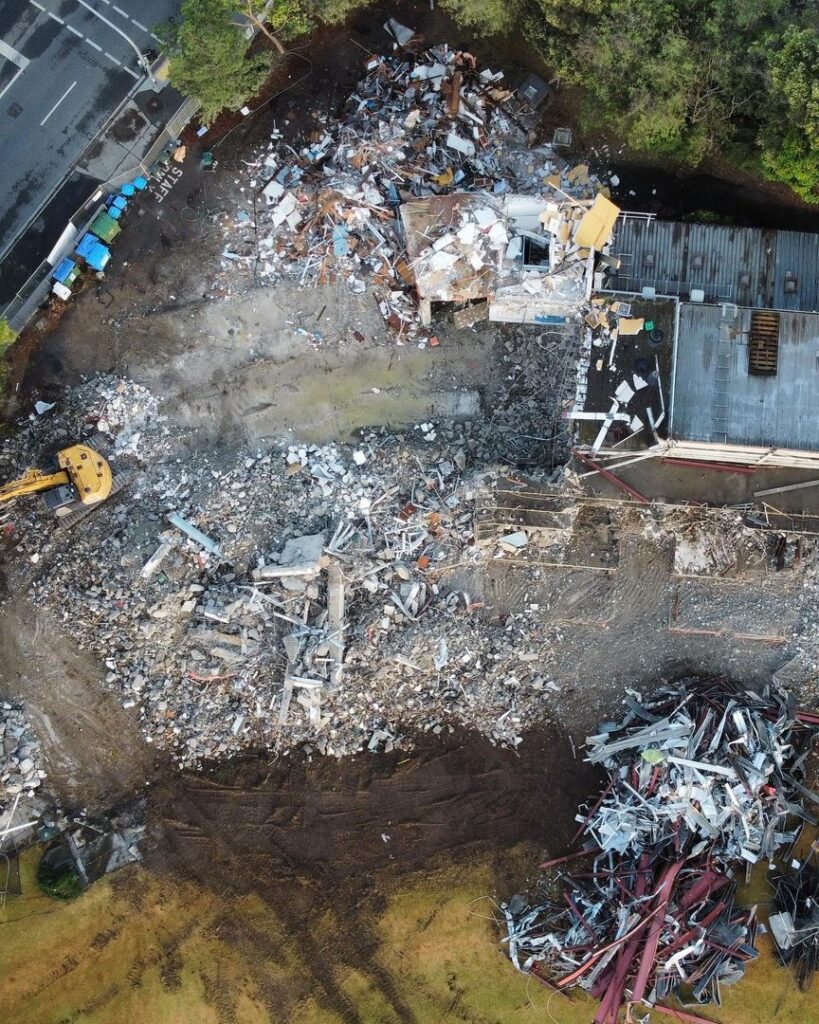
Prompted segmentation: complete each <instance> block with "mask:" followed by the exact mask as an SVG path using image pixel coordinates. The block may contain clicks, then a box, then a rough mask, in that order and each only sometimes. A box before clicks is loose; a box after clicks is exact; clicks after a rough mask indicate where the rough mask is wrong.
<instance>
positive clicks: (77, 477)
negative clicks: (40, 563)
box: [0, 444, 122, 524]
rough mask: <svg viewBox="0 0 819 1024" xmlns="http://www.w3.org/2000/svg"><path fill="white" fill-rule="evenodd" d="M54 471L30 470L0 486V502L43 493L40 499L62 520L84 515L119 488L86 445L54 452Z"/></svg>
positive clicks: (106, 464)
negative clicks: (55, 453)
mask: <svg viewBox="0 0 819 1024" xmlns="http://www.w3.org/2000/svg"><path fill="white" fill-rule="evenodd" d="M55 458H56V468H55V470H54V472H49V471H46V470H42V469H29V470H27V471H26V473H24V474H23V476H21V477H20V478H19V479H17V480H12V481H10V482H9V483H7V484H5V485H4V486H3V487H0V503H2V502H5V501H13V500H14V498H19V497H22V495H24V494H34V493H36V492H38V491H42V492H43V500H44V501H45V504H46V507H47V508H49V509H50V510H51V511H52V512H53V513H54V514H55V515H56V516H59V517H60V519H61V520H64V521H66V524H67V520H68V517H69V516H70V517H71V518H72V520H74V519H77V518H83V517H84V516H85V515H86V514H87V513H88V512H90V511H91V510H92V509H93V507H94V506H95V505H99V504H100V503H101V502H103V501H105V499H106V498H109V497H110V496H111V495H112V494H114V493H115V492H116V491H118V490H120V488H121V486H122V482H121V481H120V478H119V477H118V478H117V480H116V481H115V480H114V477H113V474H112V473H111V467H110V466H109V465H108V463H107V462H106V461H105V459H104V458H103V457H102V456H101V455H100V454H99V452H95V451H94V449H93V448H89V447H88V445H85V444H74V445H71V447H70V448H63V449H62V450H61V451H59V452H57V455H56V457H55Z"/></svg>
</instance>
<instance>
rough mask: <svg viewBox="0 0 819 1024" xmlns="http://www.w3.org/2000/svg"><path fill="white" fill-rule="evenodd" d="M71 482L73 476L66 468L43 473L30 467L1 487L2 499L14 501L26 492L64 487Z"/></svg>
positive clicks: (0, 499)
mask: <svg viewBox="0 0 819 1024" xmlns="http://www.w3.org/2000/svg"><path fill="white" fill-rule="evenodd" d="M70 483H71V477H69V475H68V473H66V472H65V470H63V471H62V472H59V473H43V472H41V471H40V470H39V469H29V470H28V471H27V472H26V473H25V474H24V475H23V476H21V477H20V478H19V479H18V480H11V481H10V482H9V483H7V484H4V485H3V486H2V487H0V501H12V500H13V499H14V498H20V497H22V496H23V495H24V494H35V493H36V492H37V491H50V490H51V488H52V487H64V486H65V485H66V484H70Z"/></svg>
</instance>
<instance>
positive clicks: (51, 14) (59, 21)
mask: <svg viewBox="0 0 819 1024" xmlns="http://www.w3.org/2000/svg"><path fill="white" fill-rule="evenodd" d="M46 14H47V15H48V16H49V18H53V19H54V21H56V22H57V24H58V25H64V24H65V22H64V21H63V19H62V18H58V17H57V15H56V14H54V13H53V11H46Z"/></svg>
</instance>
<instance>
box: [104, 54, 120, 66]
mask: <svg viewBox="0 0 819 1024" xmlns="http://www.w3.org/2000/svg"><path fill="white" fill-rule="evenodd" d="M105 56H106V57H107V58H108V60H112V61H113V62H114V63H115V64H116V66H117V67H118V68H121V67H122V61H120V60H117V58H116V57H114V56H113V55H112V54H110V53H109V52H108V51H107V50H106V51H105Z"/></svg>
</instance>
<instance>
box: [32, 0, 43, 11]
mask: <svg viewBox="0 0 819 1024" xmlns="http://www.w3.org/2000/svg"><path fill="white" fill-rule="evenodd" d="M28 2H29V3H30V4H31V6H32V7H36V8H37V10H38V11H44V10H45V7H43V5H42V4H38V3H37V0H28Z"/></svg>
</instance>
